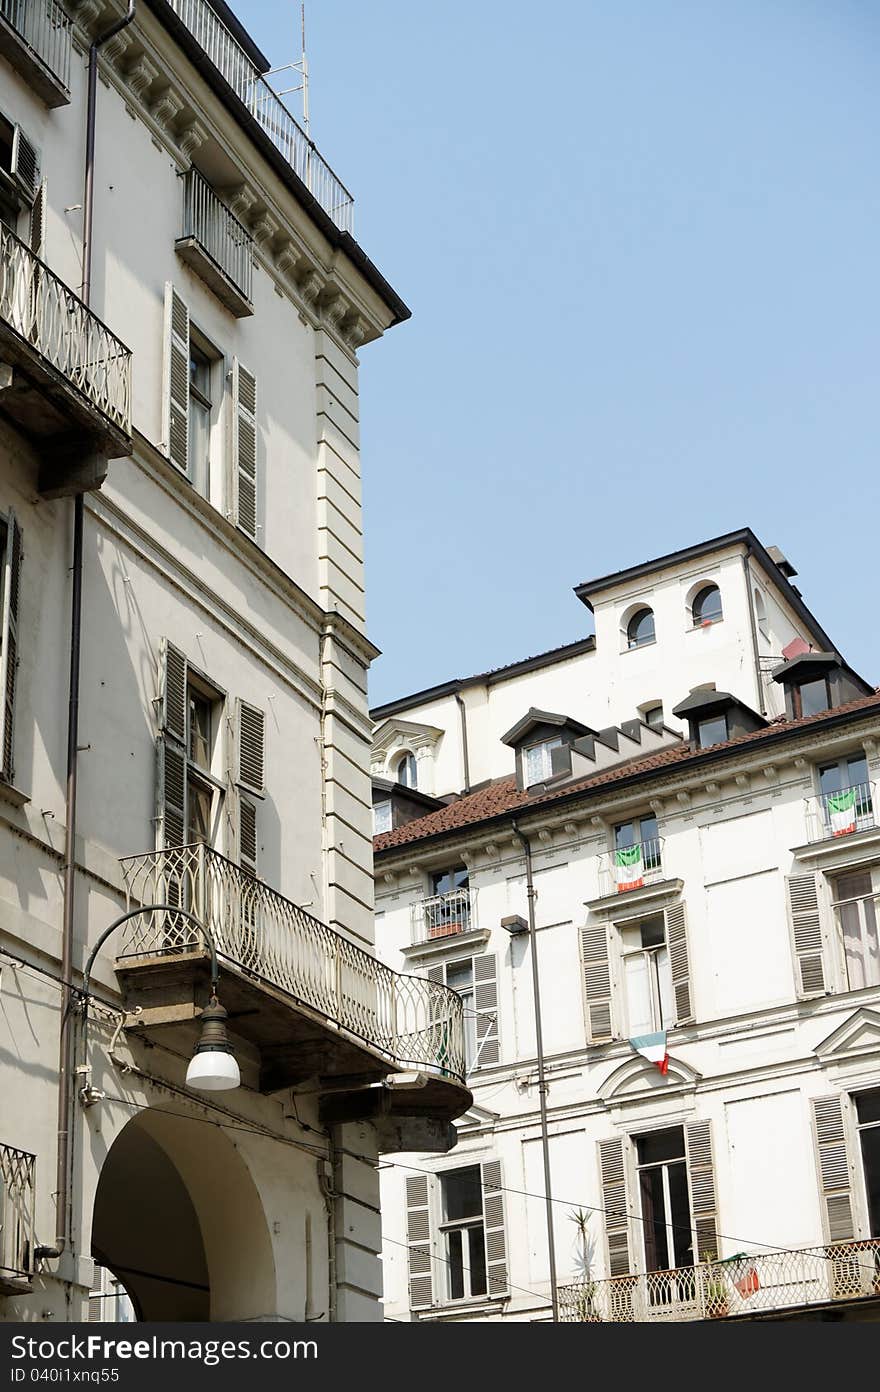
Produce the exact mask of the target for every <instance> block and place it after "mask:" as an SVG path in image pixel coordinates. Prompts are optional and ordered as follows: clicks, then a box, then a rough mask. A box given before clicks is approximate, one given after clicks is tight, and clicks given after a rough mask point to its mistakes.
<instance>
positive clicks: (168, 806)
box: [157, 739, 187, 850]
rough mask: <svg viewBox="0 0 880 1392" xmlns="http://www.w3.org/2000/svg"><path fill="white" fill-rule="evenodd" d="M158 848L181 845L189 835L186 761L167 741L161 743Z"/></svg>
mask: <svg viewBox="0 0 880 1392" xmlns="http://www.w3.org/2000/svg"><path fill="white" fill-rule="evenodd" d="M158 764H159V767H158V780H157V781H158V804H159V806H158V811H159V849H160V850H168V849H169V848H170V847H172V846H182V845H183V843H184V837H185V835H186V820H187V819H186V758H185V756H184V754H183V751H182V750H181V749H178V748H176V746H175V745H174V744H173V743H172V742H171V741H170V740H167V739H160V740H159V743H158Z"/></svg>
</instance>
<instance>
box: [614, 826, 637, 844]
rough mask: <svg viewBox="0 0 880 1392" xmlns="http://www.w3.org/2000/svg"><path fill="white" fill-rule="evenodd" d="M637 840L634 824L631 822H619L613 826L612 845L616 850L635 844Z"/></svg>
mask: <svg viewBox="0 0 880 1392" xmlns="http://www.w3.org/2000/svg"><path fill="white" fill-rule="evenodd" d="M637 842H638V837H637V836H636V829H635V824H634V823H633V822H621V823H620V825H619V826H616V827H615V828H614V846H615V849H616V850H622V849H623V848H624V847H625V846H635V845H636V844H637Z"/></svg>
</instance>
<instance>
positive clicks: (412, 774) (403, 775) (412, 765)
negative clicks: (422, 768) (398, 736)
mask: <svg viewBox="0 0 880 1392" xmlns="http://www.w3.org/2000/svg"><path fill="white" fill-rule="evenodd" d="M395 777H396V778H397V781H398V783H402V784H403V786H404V788H417V787H418V776H417V769H416V759H415V755H414V754H404V755H403V757H402V758H401V759H400V760H399V761H398V764H397V768H396V770H395Z"/></svg>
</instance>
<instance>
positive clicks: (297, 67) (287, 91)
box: [264, 0, 309, 135]
mask: <svg viewBox="0 0 880 1392" xmlns="http://www.w3.org/2000/svg"><path fill="white" fill-rule="evenodd" d="M299 27H300V41H301V46H300V52H301V57H300V59H299V62H297V63H283V64H282V66H281V67H280V68H270V69H269V71H268V72H267V73H265V74H264V76H265V77H267V78H268V77H279V76H280V75H281V73H291V74H293V75H294V77H299V82H297V83H296V85H295V86H293V87H284V88H282V90H281V91H278V89H277V88H275V89H274V90H275V95H276V97H289V96H291V94H292V93H294V92H302V128H303V130H304V131H305V133H306V135H309V60H308V58H307V57H306V4H305V0H301V3H300V7H299Z"/></svg>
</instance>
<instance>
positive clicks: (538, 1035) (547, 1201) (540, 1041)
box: [511, 821, 559, 1324]
mask: <svg viewBox="0 0 880 1392" xmlns="http://www.w3.org/2000/svg"><path fill="white" fill-rule="evenodd" d="M511 827H512V828H513V834H514V836H515V837H516V838H517V840H518V841H519V842H520V845H521V846H522V848H523V851H524V853H525V861H526V895H527V898H528V903H529V938H530V939H531V950H532V987H533V991H534V999H535V1050H536V1053H537V1057H538V1105H539V1108H540V1112H541V1150H542V1153H543V1158H544V1206H545V1210H546V1217H547V1256H548V1259H549V1262H550V1302H551V1304H552V1307H553V1322H554V1324H558V1323H559V1291H558V1289H557V1285H556V1239H555V1237H554V1233H553V1189H552V1184H551V1180H550V1137H549V1134H548V1131H547V1075H546V1070H545V1066H544V1031H543V1027H542V1024H541V988H540V983H539V980H538V938H537V934H536V931H535V897H536V893H537V891H536V890H535V880H534V876H533V874H532V843H531V841H530V840H529V838H528V837H527V836H526V835H525V833H524V832H522V831H520V829H519V826H518V825H517V823H516V821H512V822H511Z"/></svg>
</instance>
